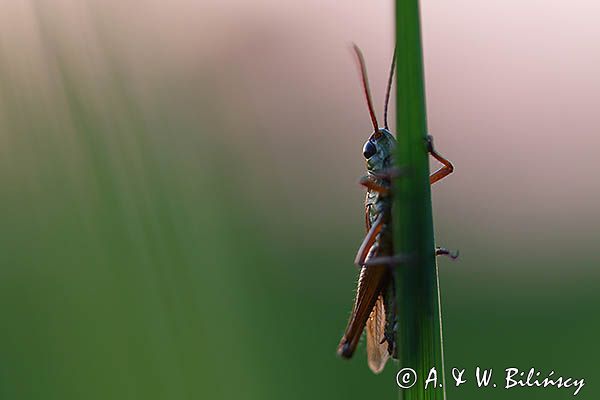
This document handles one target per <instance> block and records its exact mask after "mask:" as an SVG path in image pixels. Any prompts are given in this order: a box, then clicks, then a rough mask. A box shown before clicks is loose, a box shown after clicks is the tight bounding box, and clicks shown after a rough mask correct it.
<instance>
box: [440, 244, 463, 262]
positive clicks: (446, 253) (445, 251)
mask: <svg viewBox="0 0 600 400" xmlns="http://www.w3.org/2000/svg"><path fill="white" fill-rule="evenodd" d="M435 255H436V256H447V257H450V258H451V259H452V260H456V259H457V258H458V255H459V252H458V250H454V251H450V250H448V249H446V248H444V247H436V248H435Z"/></svg>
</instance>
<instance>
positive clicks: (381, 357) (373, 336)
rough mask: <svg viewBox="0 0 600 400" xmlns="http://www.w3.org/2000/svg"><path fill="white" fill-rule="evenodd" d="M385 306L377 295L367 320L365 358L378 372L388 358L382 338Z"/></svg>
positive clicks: (386, 348)
mask: <svg viewBox="0 0 600 400" xmlns="http://www.w3.org/2000/svg"><path fill="white" fill-rule="evenodd" d="M385 315H386V314H385V306H384V302H383V297H382V296H381V295H379V297H378V298H377V301H376V302H375V307H373V311H371V315H370V316H369V319H368V320H367V326H366V328H367V358H368V363H369V368H371V371H373V373H375V374H378V373H380V372H381V371H382V370H383V367H385V363H386V362H387V360H388V358H389V352H388V345H387V342H386V341H385V340H384V335H385V325H386V322H385Z"/></svg>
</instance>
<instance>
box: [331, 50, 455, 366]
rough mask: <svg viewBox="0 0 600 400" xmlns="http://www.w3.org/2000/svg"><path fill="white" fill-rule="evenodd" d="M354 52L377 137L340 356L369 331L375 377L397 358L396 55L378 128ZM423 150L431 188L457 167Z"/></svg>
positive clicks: (429, 145)
mask: <svg viewBox="0 0 600 400" xmlns="http://www.w3.org/2000/svg"><path fill="white" fill-rule="evenodd" d="M353 49H354V53H355V55H356V58H357V60H358V65H359V68H360V75H361V80H362V87H363V91H364V95H365V98H366V101H367V106H368V109H369V115H370V117H371V123H372V124H373V133H372V134H371V136H370V137H369V139H368V140H367V141H366V142H365V144H364V147H363V155H364V157H365V159H366V164H367V175H365V176H364V177H363V178H361V179H360V184H361V185H363V186H365V187H366V188H367V194H366V199H365V223H366V231H367V234H366V236H365V238H364V240H363V242H362V244H361V245H360V247H359V249H358V253H357V255H356V259H355V264H356V265H357V266H358V267H359V268H360V274H359V278H358V286H357V291H356V297H355V300H354V307H353V309H352V313H351V315H350V320H349V321H348V326H347V327H346V330H345V332H344V336H343V337H342V340H341V341H340V344H339V346H338V349H337V352H338V355H340V356H341V357H343V358H351V357H352V355H353V354H354V351H355V350H356V347H357V345H358V342H359V340H360V337H361V336H362V332H363V330H365V328H366V331H367V334H366V336H367V358H368V364H369V368H371V370H372V371H373V372H374V373H379V372H381V371H382V370H383V368H384V366H385V364H386V362H387V360H388V358H389V357H390V356H392V357H394V358H397V346H396V341H395V336H396V327H397V324H399V323H401V321H399V320H398V314H397V310H396V306H395V304H396V301H395V298H396V295H395V291H396V288H395V287H394V279H393V276H392V268H391V267H393V266H395V265H397V264H398V262H399V261H400V260H401V257H400V256H398V255H396V254H395V252H394V246H393V241H392V229H391V228H392V226H391V224H392V219H391V206H392V202H391V190H392V188H391V180H392V179H393V178H394V177H396V176H401V173H402V171H401V170H399V169H398V168H396V167H395V166H394V158H393V152H394V148H395V146H396V145H397V141H396V138H395V137H394V136H393V135H392V133H391V132H390V129H389V125H388V118H387V115H388V105H389V99H390V92H391V88H392V81H393V76H394V67H395V61H396V55H395V52H394V56H393V58H392V65H391V68H390V72H389V76H388V81H387V88H386V94H385V101H384V117H383V118H384V120H383V122H384V125H383V128H380V127H379V124H378V123H377V117H376V116H375V111H374V108H373V103H372V101H371V93H370V89H369V82H368V78H367V69H366V65H365V61H364V58H363V55H362V52H361V51H360V49H359V48H358V47H357V46H356V45H354V47H353ZM425 149H426V150H427V152H428V153H429V154H430V155H431V156H433V157H434V158H435V159H436V160H438V161H439V162H440V163H441V164H442V167H441V168H440V169H438V170H437V171H435V172H434V173H433V174H431V175H430V177H429V181H430V183H431V184H434V183H435V182H438V181H439V180H441V179H443V178H444V177H446V176H448V175H449V174H451V173H452V172H453V170H454V167H453V166H452V164H451V163H450V161H448V160H446V159H445V158H444V157H442V156H440V155H439V154H438V153H437V152H436V151H435V149H434V147H433V139H432V138H431V136H428V137H427V139H426V140H425V143H424V150H425ZM432 251H433V249H432ZM435 252H436V255H449V256H450V257H452V258H456V256H457V255H456V254H451V253H450V252H449V251H448V250H446V249H444V248H436V249H435Z"/></svg>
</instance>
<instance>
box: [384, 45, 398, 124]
mask: <svg viewBox="0 0 600 400" xmlns="http://www.w3.org/2000/svg"><path fill="white" fill-rule="evenodd" d="M395 69H396V48H395V47H394V55H393V56H392V66H391V67H390V76H389V77H388V82H387V88H386V90H385V102H384V103H383V127H384V128H385V129H387V130H389V129H390V127H389V125H388V105H389V104H390V93H391V92H392V81H393V80H394V70H395Z"/></svg>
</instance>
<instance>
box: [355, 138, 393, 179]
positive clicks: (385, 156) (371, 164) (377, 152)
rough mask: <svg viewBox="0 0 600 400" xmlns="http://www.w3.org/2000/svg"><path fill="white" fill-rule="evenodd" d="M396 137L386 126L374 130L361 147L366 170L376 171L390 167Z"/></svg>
mask: <svg viewBox="0 0 600 400" xmlns="http://www.w3.org/2000/svg"><path fill="white" fill-rule="evenodd" d="M395 146H396V139H395V138H394V136H393V135H392V134H391V133H390V131H388V130H387V129H386V128H379V129H378V130H377V131H376V132H374V133H373V134H372V135H371V137H369V140H367V141H366V142H365V145H364V147H363V155H364V156H365V159H366V160H367V170H368V171H369V172H370V173H376V172H380V171H383V170H386V169H388V168H391V167H392V163H393V159H392V158H393V151H394V147H395Z"/></svg>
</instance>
